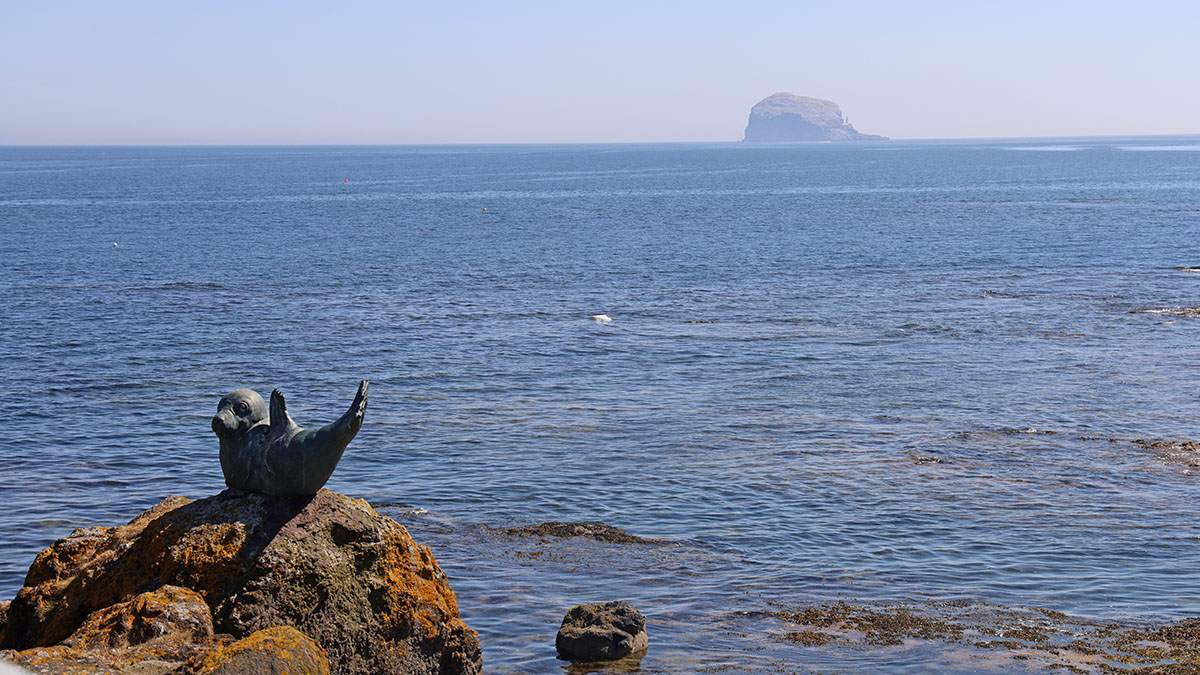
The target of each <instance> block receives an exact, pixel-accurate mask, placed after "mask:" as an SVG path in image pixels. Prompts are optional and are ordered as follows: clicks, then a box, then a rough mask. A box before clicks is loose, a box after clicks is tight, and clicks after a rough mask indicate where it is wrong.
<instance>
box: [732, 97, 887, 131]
mask: <svg viewBox="0 0 1200 675" xmlns="http://www.w3.org/2000/svg"><path fill="white" fill-rule="evenodd" d="M743 140H745V141H749V142H757V143H780V142H795V141H882V140H887V139H886V137H884V136H874V135H872V134H864V133H860V132H859V131H858V130H857V129H855V128H854V127H853V126H851V125H850V122H848V121H847V120H846V118H845V117H844V116H843V115H842V109H841V108H839V107H838V104H836V103H834V102H833V101H825V100H823V99H819V98H809V97H808V96H796V95H795V94H789V93H787V92H782V91H781V92H779V93H777V94H771V95H770V96H768V97H766V98H764V99H763V100H761V101H759V102H758V103H756V104H755V105H754V107H753V108H751V109H750V123H749V124H747V125H746V137H745V138H744V139H743Z"/></svg>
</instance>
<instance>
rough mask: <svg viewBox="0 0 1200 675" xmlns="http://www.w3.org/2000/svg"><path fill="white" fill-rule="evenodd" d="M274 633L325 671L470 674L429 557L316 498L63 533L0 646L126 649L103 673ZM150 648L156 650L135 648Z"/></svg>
mask: <svg viewBox="0 0 1200 675" xmlns="http://www.w3.org/2000/svg"><path fill="white" fill-rule="evenodd" d="M201 605H203V607H204V608H205V609H206V610H207V611H208V614H209V616H210V621H211V624H208V623H206V622H205V621H204V620H203V619H202V615H203V614H204V613H205V610H202V609H201ZM280 626H291V627H293V628H295V629H297V630H299V631H301V632H302V633H303V634H304V635H306V636H308V638H311V639H312V640H313V641H315V643H316V644H318V645H319V646H320V647H321V648H323V649H324V650H325V651H326V652H327V653H328V658H329V662H330V664H331V667H332V672H334V673H362V674H364V675H365V674H367V673H371V674H374V673H476V672H480V671H481V668H482V659H481V652H480V648H479V642H478V639H477V637H476V635H475V632H474V631H472V630H471V629H469V628H468V627H467V626H466V625H465V624H463V622H462V621H461V620H460V619H459V618H458V606H457V600H456V598H455V596H454V592H453V590H451V588H450V586H449V585H448V584H447V583H446V579H445V576H444V575H443V573H442V571H441V569H440V568H439V567H438V566H437V563H436V562H435V561H434V558H433V556H432V554H431V553H430V551H429V549H428V548H426V547H424V546H420V545H418V544H417V543H416V542H414V541H413V540H412V538H411V537H409V535H408V532H407V531H406V530H405V529H404V528H403V527H401V526H400V525H398V524H397V523H395V522H394V521H392V520H390V519H388V518H385V517H383V516H380V515H379V514H378V513H376V512H375V511H374V509H372V508H371V507H370V506H369V505H368V504H367V503H366V502H363V501H360V500H355V499H351V498H349V497H345V496H343V495H339V494H336V493H333V492H330V491H328V490H321V491H320V492H318V493H317V494H316V495H313V496H306V497H296V498H286V497H270V496H266V495H258V494H249V493H242V492H237V491H233V490H226V491H224V492H222V493H220V494H218V495H215V496H213V497H209V498H206V499H201V500H198V501H194V502H191V501H188V500H187V499H185V498H182V497H172V498H169V499H167V500H165V501H164V502H162V503H161V504H159V505H157V506H155V507H154V508H152V509H150V510H149V511H147V512H145V513H143V514H142V515H140V516H138V517H137V518H135V519H134V520H133V521H131V522H130V523H129V524H127V525H124V526H120V527H114V528H103V527H94V528H87V529H83V530H76V531H75V532H73V533H72V534H71V535H70V536H68V537H66V538H64V539H61V540H59V541H57V542H55V543H54V544H53V545H51V546H50V547H49V548H47V549H45V550H43V551H42V552H41V553H40V554H39V555H38V556H37V558H36V559H35V561H34V563H33V565H32V566H31V567H30V569H29V573H28V574H27V576H26V585H25V587H24V588H22V589H21V590H20V591H19V592H18V594H17V597H16V598H15V599H14V600H13V602H12V603H11V606H10V608H9V621H8V623H7V625H6V626H5V627H4V629H3V632H0V647H2V648H5V649H14V650H22V651H21V654H22V655H25V654H27V653H28V652H30V650H35V651H39V652H46V653H44V654H42V655H41V656H37V657H36V660H38V662H39V663H43V664H44V663H47V662H49V661H53V660H54V658H55V657H57V658H59V660H60V661H63V662H66V661H71V660H80V659H82V660H88V659H92V658H93V656H94V654H95V653H97V652H96V649H97V648H99V647H101V646H103V648H104V649H107V650H110V651H111V650H117V651H120V650H121V649H122V648H124V649H125V650H126V651H127V652H128V651H129V650H130V649H133V650H134V651H135V652H136V653H132V652H131V653H127V654H120V655H118V656H119V658H117V657H114V658H115V659H116V660H115V661H113V667H114V669H113V670H112V672H133V671H129V670H128V667H129V666H130V665H131V664H132V663H134V662H137V661H146V660H162V661H164V662H173V663H174V665H175V666H178V665H179V662H180V661H183V660H187V659H191V658H192V657H193V656H195V652H196V651H197V646H201V647H208V646H210V643H209V640H211V636H212V634H213V632H214V631H215V632H216V633H226V634H229V636H230V637H231V638H232V639H234V640H240V639H245V638H249V637H250V636H251V635H254V634H255V633H257V632H258V631H262V630H264V629H269V628H275V627H280ZM168 638H169V639H168ZM152 643H154V644H162V643H170V644H169V645H168V646H169V647H170V648H167V647H162V648H160V649H159V650H158V651H159V652H162V653H161V654H159V653H157V652H155V653H150V652H148V651H146V650H145V649H142V647H141V646H142V645H149V644H152ZM135 647H136V649H135ZM48 650H49V651H54V652H55V653H54V654H50V653H49V651H48ZM152 657H153V658H152ZM247 658H249V657H247ZM18 660H20V661H21V662H22V663H27V662H28V663H32V662H33V660H35V657H33V656H30V657H29V658H25V656H22V657H21V658H19V659H18ZM96 667H97V668H98V666H96ZM256 667H257V666H256ZM263 667H265V666H263ZM96 672H107V671H103V670H96ZM214 672H215V671H214ZM262 672H271V671H262ZM314 672H315V671H314Z"/></svg>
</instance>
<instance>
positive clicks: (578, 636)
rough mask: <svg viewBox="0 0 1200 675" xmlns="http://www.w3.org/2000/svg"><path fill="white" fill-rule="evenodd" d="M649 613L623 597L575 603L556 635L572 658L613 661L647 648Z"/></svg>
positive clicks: (566, 655)
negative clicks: (598, 601)
mask: <svg viewBox="0 0 1200 675" xmlns="http://www.w3.org/2000/svg"><path fill="white" fill-rule="evenodd" d="M647 644H648V638H647V636H646V617H644V616H642V613H641V612H639V611H638V610H637V609H636V608H634V606H633V605H631V604H629V603H628V602H624V601H616V602H605V603H602V604H585V605H576V606H574V607H572V608H571V609H570V610H569V611H568V612H567V615H566V616H564V617H563V621H562V627H560V628H559V630H558V635H557V636H556V637H555V639H554V646H555V648H557V649H558V654H559V656H561V657H562V658H564V659H567V660H570V661H584V662H595V661H613V660H616V659H621V658H624V657H627V656H630V655H631V654H637V653H639V652H642V651H645V649H646V647H647Z"/></svg>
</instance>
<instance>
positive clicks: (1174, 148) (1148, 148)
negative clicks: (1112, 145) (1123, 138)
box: [1117, 143, 1200, 152]
mask: <svg viewBox="0 0 1200 675" xmlns="http://www.w3.org/2000/svg"><path fill="white" fill-rule="evenodd" d="M1117 150H1124V151H1126V152H1200V143H1196V144H1193V145H1118V146H1117Z"/></svg>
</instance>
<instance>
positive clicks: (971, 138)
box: [0, 132, 1200, 148]
mask: <svg viewBox="0 0 1200 675" xmlns="http://www.w3.org/2000/svg"><path fill="white" fill-rule="evenodd" d="M1119 138H1198V139H1200V132H1190V133H1172V134H1105V135H1089V136H961V137H960V136H952V137H928V138H915V137H914V138H888V139H886V140H882V141H879V140H875V141H784V142H746V141H744V140H731V141H482V142H470V141H465V142H464V141H449V142H412V143H393V142H380V143H338V142H330V143H274V142H266V143H188V142H173V143H0V148H322V147H329V148H339V147H340V148H355V147H357V148H379V147H481V146H483V147H506V146H557V145H745V146H748V147H749V146H753V147H774V146H795V145H837V146H858V145H866V146H871V145H878V144H887V143H890V142H931V141H941V142H951V141H952V142H970V141H1040V140H1055V139H1058V140H1089V139H1092V140H1098V139H1119Z"/></svg>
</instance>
